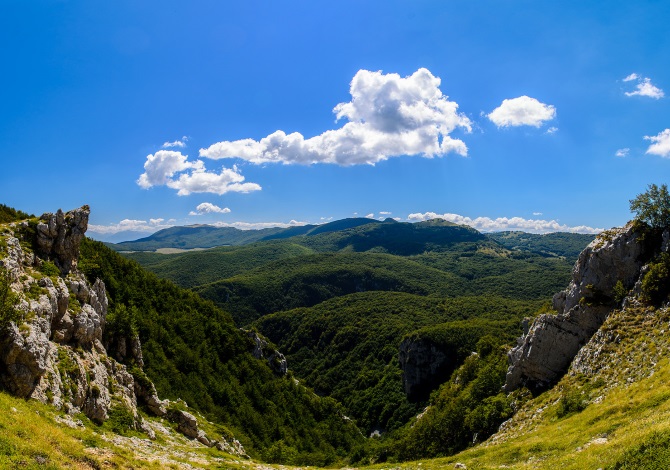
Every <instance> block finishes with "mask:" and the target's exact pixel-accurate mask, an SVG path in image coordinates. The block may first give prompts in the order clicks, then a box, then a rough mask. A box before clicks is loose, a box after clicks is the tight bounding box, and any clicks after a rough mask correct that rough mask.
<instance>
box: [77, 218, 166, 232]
mask: <svg viewBox="0 0 670 470" xmlns="http://www.w3.org/2000/svg"><path fill="white" fill-rule="evenodd" d="M163 222H165V219H162V218H156V219H149V221H148V222H147V221H146V220H135V219H123V220H122V221H120V222H119V223H116V224H109V225H94V224H89V226H88V231H89V232H92V233H98V234H101V235H113V234H115V233H119V232H147V233H153V232H157V231H158V230H162V229H164V228H169V227H173V226H174V222H175V220H174V219H170V220H169V221H168V223H163Z"/></svg>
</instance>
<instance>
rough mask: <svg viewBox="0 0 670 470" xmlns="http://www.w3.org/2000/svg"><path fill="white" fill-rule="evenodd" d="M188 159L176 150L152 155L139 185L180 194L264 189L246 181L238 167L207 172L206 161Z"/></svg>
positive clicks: (246, 191) (148, 158)
mask: <svg viewBox="0 0 670 470" xmlns="http://www.w3.org/2000/svg"><path fill="white" fill-rule="evenodd" d="M187 159H188V156H187V155H183V154H182V153H181V152H177V151H174V150H159V151H158V152H156V153H154V154H149V155H147V161H146V162H145V163H144V173H142V174H141V175H140V177H139V179H138V180H137V184H138V185H139V186H140V187H142V188H144V189H149V188H151V187H153V186H167V187H169V188H172V189H176V190H178V192H177V194H178V195H179V196H188V195H189V194H191V193H214V194H219V195H221V194H225V193H228V192H238V193H248V192H251V191H259V190H260V189H261V187H260V186H259V185H258V184H256V183H244V176H242V174H241V173H240V171H239V169H238V168H237V166H233V168H225V167H223V168H221V172H220V173H216V172H209V171H207V169H206V168H205V164H204V163H203V161H202V160H195V161H193V162H189V161H187Z"/></svg>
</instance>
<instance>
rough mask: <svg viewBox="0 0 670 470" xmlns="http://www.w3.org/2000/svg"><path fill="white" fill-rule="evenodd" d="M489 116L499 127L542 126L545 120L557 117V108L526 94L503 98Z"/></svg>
mask: <svg viewBox="0 0 670 470" xmlns="http://www.w3.org/2000/svg"><path fill="white" fill-rule="evenodd" d="M487 117H488V118H489V119H490V120H491V121H492V122H493V123H494V124H495V125H496V126H498V127H508V126H534V127H540V126H541V125H542V124H543V123H544V122H545V121H551V120H552V119H554V117H556V108H555V107H554V106H552V105H549V104H544V103H541V102H539V101H538V100H536V99H535V98H531V97H529V96H525V95H524V96H519V97H518V98H512V99H507V100H503V102H502V104H501V105H500V106H498V107H497V108H496V109H494V110H493V111H491V112H490V113H489V114H488V115H487Z"/></svg>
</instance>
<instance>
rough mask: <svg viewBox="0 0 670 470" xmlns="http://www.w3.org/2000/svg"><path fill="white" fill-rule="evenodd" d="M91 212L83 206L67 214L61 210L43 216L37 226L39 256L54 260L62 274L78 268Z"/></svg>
mask: <svg viewBox="0 0 670 470" xmlns="http://www.w3.org/2000/svg"><path fill="white" fill-rule="evenodd" d="M90 212H91V211H90V208H89V207H88V206H83V207H81V208H79V209H75V210H72V211H69V212H67V213H65V214H64V213H63V211H62V210H60V209H58V211H57V212H56V213H55V214H52V213H50V212H48V213H46V214H43V215H42V216H41V217H40V222H39V223H38V224H37V240H36V241H37V246H38V253H37V254H38V255H40V256H42V257H46V258H47V259H53V260H54V262H55V264H56V265H57V266H58V267H59V268H60V270H61V272H62V273H64V274H67V273H69V272H70V271H71V270H72V269H73V268H75V267H76V266H77V260H78V259H79V244H80V243H81V240H82V239H83V238H84V234H85V233H86V229H87V228H88V217H89V214H90Z"/></svg>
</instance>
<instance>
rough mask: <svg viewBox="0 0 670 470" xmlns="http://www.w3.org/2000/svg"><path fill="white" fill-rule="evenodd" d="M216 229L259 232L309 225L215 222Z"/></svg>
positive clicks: (296, 223)
mask: <svg viewBox="0 0 670 470" xmlns="http://www.w3.org/2000/svg"><path fill="white" fill-rule="evenodd" d="M212 225H214V226H215V227H234V228H238V229H240V230H259V229H263V228H272V227H280V228H288V227H301V226H303V225H307V222H300V221H298V220H291V221H290V222H288V223H286V222H215V223H214V224H212Z"/></svg>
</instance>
